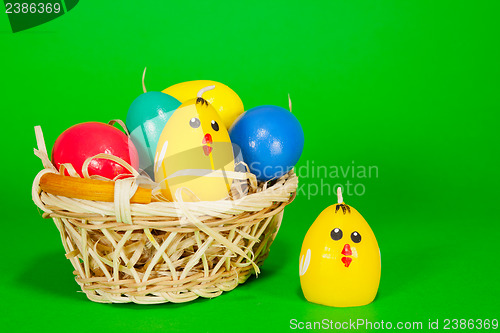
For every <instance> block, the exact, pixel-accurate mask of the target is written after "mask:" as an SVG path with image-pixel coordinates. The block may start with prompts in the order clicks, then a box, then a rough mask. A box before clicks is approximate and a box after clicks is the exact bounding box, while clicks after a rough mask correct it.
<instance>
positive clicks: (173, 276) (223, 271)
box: [32, 141, 298, 304]
mask: <svg viewBox="0 0 500 333" xmlns="http://www.w3.org/2000/svg"><path fill="white" fill-rule="evenodd" d="M35 153H36V155H37V156H39V157H40V158H41V159H42V162H43V164H44V166H45V169H43V170H42V171H41V172H40V173H39V174H38V175H37V177H36V178H35V181H34V183H33V192H32V195H33V200H34V202H35V204H36V205H37V206H38V207H39V208H40V209H41V210H43V211H44V214H43V216H44V217H45V218H49V217H50V218H52V219H53V220H54V223H55V225H56V226H57V228H58V230H59V232H60V235H61V240H62V243H63V245H64V248H65V250H66V258H68V259H69V260H70V261H71V263H72V265H73V267H74V268H75V271H74V274H75V275H76V281H77V283H78V284H79V285H80V286H81V289H82V291H83V292H85V293H86V295H87V297H88V298H89V299H90V300H93V301H96V302H113V303H126V302H135V303H143V304H151V303H164V302H176V303H179V302H188V301H191V300H194V299H196V298H198V297H207V298H212V297H216V296H219V295H220V294H221V293H222V292H223V291H229V290H232V289H234V288H235V287H236V286H237V285H238V284H240V283H243V282H245V281H246V279H247V278H248V277H249V276H250V275H251V274H253V273H255V274H258V273H259V272H260V270H259V266H261V265H262V263H263V261H264V259H265V258H266V257H267V255H268V253H269V248H270V246H271V244H272V242H273V240H274V238H275V236H276V234H277V232H278V229H279V226H280V224H281V220H282V216H283V209H284V208H285V206H286V205H287V204H289V203H290V202H291V201H292V200H293V199H294V197H295V193H296V189H297V183H298V179H297V176H296V175H295V173H294V172H293V171H291V172H289V173H288V174H286V175H284V176H283V177H281V178H280V179H279V180H277V181H276V182H275V183H274V184H273V185H272V186H269V187H267V184H260V186H259V187H258V188H257V189H256V192H255V193H251V194H249V195H246V196H242V197H241V198H239V199H235V200H220V201H214V202H152V203H150V204H131V203H130V202H129V199H130V198H131V197H132V195H133V193H134V191H135V190H136V189H137V185H136V184H135V179H134V178H127V179H122V180H117V181H115V201H114V202H100V201H90V200H83V199H74V198H67V197H63V196H56V195H52V194H50V193H46V192H44V191H42V190H41V189H40V186H39V182H40V178H41V177H42V176H43V175H44V174H45V173H57V170H56V169H55V168H54V167H53V165H52V164H51V163H50V160H49V159H48V157H47V154H46V150H45V146H44V143H43V141H42V142H41V143H40V142H39V149H38V150H35Z"/></svg>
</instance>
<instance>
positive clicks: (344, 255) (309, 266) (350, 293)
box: [300, 187, 381, 307]
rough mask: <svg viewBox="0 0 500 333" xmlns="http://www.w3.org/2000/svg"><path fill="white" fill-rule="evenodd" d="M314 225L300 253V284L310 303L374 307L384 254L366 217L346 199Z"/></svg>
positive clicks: (340, 200)
mask: <svg viewBox="0 0 500 333" xmlns="http://www.w3.org/2000/svg"><path fill="white" fill-rule="evenodd" d="M337 196H338V204H335V205H332V206H329V207H328V208H326V209H325V210H324V211H322V212H321V214H320V215H319V216H318V218H317V219H316V221H314V223H313V224H312V225H311V227H310V228H309V230H308V231H307V234H306V236H305V238H304V242H303V243H302V249H301V253H300V284H301V287H302V292H303V293H304V296H305V297H306V299H307V300H308V301H309V302H312V303H318V304H323V305H328V306H336V307H348V306H360V305H365V304H368V303H371V302H372V301H373V300H374V299H375V296H376V295H377V290H378V286H379V283H380V271H381V261H380V250H379V247H378V244H377V240H376V238H375V235H374V234H373V231H372V229H371V228H370V226H369V225H368V223H367V222H366V221H365V219H364V218H363V216H361V214H360V213H358V211H357V210H356V209H354V208H353V207H350V206H348V205H346V204H345V203H344V202H343V199H342V192H341V188H340V187H339V188H338V189H337Z"/></svg>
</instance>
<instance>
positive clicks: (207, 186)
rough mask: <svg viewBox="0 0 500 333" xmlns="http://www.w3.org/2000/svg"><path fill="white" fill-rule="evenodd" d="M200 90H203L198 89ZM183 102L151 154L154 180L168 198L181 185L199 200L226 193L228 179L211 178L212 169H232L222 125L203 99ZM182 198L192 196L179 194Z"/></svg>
mask: <svg viewBox="0 0 500 333" xmlns="http://www.w3.org/2000/svg"><path fill="white" fill-rule="evenodd" d="M201 93H203V92H201ZM201 93H200V94H199V96H200V97H198V98H195V99H192V100H190V101H187V102H185V103H183V104H182V105H181V106H180V107H179V109H178V110H177V111H175V112H174V114H173V115H172V117H171V118H170V119H169V121H168V122H167V124H166V126H165V128H164V129H163V132H162V134H161V136H160V140H159V142H158V146H157V149H156V155H155V180H156V181H157V182H160V183H161V184H162V193H163V194H164V195H165V197H167V199H169V200H173V199H174V198H175V192H176V190H177V189H178V188H180V187H185V188H187V189H189V190H190V191H192V192H193V194H195V195H196V196H197V197H198V198H199V199H200V200H220V199H223V198H225V197H227V196H228V191H229V187H230V185H231V181H232V180H231V179H229V178H227V177H224V176H220V177H211V176H209V174H210V173H211V172H213V171H214V170H221V171H234V157H233V150H232V145H231V141H230V139H229V134H228V132H227V129H226V127H225V126H224V124H223V122H222V120H221V118H220V116H219V115H218V114H217V112H216V111H215V109H214V108H213V107H212V106H211V105H210V104H209V103H208V102H207V101H206V100H205V99H203V98H201ZM183 200H186V201H192V200H193V197H191V196H189V195H188V194H186V193H183Z"/></svg>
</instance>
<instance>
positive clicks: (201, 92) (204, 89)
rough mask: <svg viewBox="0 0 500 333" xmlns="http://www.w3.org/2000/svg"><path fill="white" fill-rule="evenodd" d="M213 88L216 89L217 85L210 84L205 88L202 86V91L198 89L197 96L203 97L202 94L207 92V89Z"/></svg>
mask: <svg viewBox="0 0 500 333" xmlns="http://www.w3.org/2000/svg"><path fill="white" fill-rule="evenodd" d="M212 89H215V86H208V87H205V88H201V89H200V91H198V94H197V95H196V97H198V98H203V97H202V95H203V94H204V93H206V92H207V91H209V90H212Z"/></svg>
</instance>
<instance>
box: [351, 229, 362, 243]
mask: <svg viewBox="0 0 500 333" xmlns="http://www.w3.org/2000/svg"><path fill="white" fill-rule="evenodd" d="M351 239H352V241H353V242H354V243H359V242H361V235H360V234H359V233H358V232H357V231H355V232H353V233H352V234H351Z"/></svg>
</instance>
